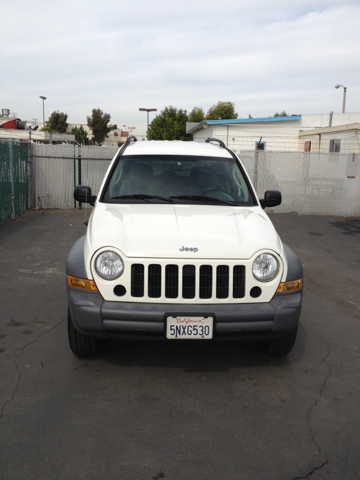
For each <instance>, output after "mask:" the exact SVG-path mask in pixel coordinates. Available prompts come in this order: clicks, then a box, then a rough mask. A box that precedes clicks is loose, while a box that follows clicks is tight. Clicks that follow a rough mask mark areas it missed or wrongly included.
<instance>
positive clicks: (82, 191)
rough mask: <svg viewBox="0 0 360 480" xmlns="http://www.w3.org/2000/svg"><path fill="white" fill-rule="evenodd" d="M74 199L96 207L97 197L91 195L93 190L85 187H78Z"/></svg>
mask: <svg viewBox="0 0 360 480" xmlns="http://www.w3.org/2000/svg"><path fill="white" fill-rule="evenodd" d="M74 198H75V200H77V201H78V202H81V203H89V204H90V205H92V206H94V203H95V200H96V196H95V195H91V188H90V187H86V186H85V185H78V186H77V187H75V190H74Z"/></svg>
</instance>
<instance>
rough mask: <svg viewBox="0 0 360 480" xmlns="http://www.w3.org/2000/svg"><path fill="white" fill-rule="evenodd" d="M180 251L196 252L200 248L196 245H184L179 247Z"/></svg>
mask: <svg viewBox="0 0 360 480" xmlns="http://www.w3.org/2000/svg"><path fill="white" fill-rule="evenodd" d="M179 250H180V252H194V253H196V252H197V251H198V250H199V249H198V248H196V247H194V248H192V247H182V248H179Z"/></svg>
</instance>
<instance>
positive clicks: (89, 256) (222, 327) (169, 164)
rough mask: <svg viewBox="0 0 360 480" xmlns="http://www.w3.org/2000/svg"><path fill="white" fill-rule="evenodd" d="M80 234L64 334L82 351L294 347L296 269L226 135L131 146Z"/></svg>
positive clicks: (268, 200) (80, 195) (79, 191)
mask: <svg viewBox="0 0 360 480" xmlns="http://www.w3.org/2000/svg"><path fill="white" fill-rule="evenodd" d="M74 197H75V199H76V200H78V201H79V202H83V203H85V202H87V203H90V204H91V205H93V206H94V209H93V211H92V213H91V216H90V219H89V224H88V229H87V233H86V235H85V236H84V237H82V238H80V239H79V240H78V241H77V242H76V243H75V244H74V246H73V247H72V249H71V251H70V253H69V256H68V259H67V265H66V274H67V294H68V303H69V319H68V333H69V342H70V347H71V350H72V351H73V352H74V353H75V354H76V355H78V356H81V357H86V356H94V355H97V353H98V344H99V342H98V340H99V339H107V338H119V339H141V340H146V339H147V340H149V339H158V340H163V341H166V342H174V341H184V340H190V341H210V342H212V341H218V340H244V339H250V340H258V345H259V347H260V348H261V350H262V351H264V352H266V353H267V354H270V355H285V354H287V353H289V352H290V351H291V349H292V348H293V346H294V343H295V340H296V333H297V327H298V322H299V316H300V310H301V301H302V277H303V270H302V265H301V262H300V261H299V259H298V258H297V257H296V255H295V254H294V253H293V252H292V251H291V250H290V249H289V248H288V247H287V246H286V245H284V244H283V243H282V242H281V240H280V238H279V235H278V234H277V232H276V231H275V228H274V226H273V225H272V223H271V221H270V220H269V218H268V216H267V215H266V213H265V212H264V208H265V207H266V206H272V207H273V206H276V205H279V204H280V203H281V194H280V192H278V191H267V192H265V195H264V199H262V200H259V199H258V198H257V195H256V193H255V191H254V188H253V186H252V185H251V181H250V179H249V177H248V175H247V173H246V171H245V169H244V167H243V165H242V164H241V161H240V160H239V158H238V157H237V156H236V155H235V153H233V152H232V151H231V150H229V149H228V148H226V146H225V145H224V143H223V142H222V141H221V140H217V139H208V140H207V141H206V142H205V143H196V142H180V141H149V142H138V141H136V138H135V137H130V138H129V139H128V140H127V142H126V144H125V145H124V146H123V147H122V148H121V149H120V150H119V151H118V153H117V154H116V155H115V157H114V159H113V160H112V162H111V164H110V166H109V169H108V171H107V173H106V175H105V178H104V181H103V183H102V185H101V187H100V191H99V193H98V196H97V197H95V196H94V195H92V194H91V189H90V187H87V186H82V185H79V186H77V187H76V188H75V192H74Z"/></svg>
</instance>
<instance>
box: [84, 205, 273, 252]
mask: <svg viewBox="0 0 360 480" xmlns="http://www.w3.org/2000/svg"><path fill="white" fill-rule="evenodd" d="M87 236H88V243H89V245H90V247H91V249H92V250H93V251H96V250H98V249H99V248H102V247H111V246H113V247H116V248H118V249H119V250H120V251H121V252H123V254H124V255H125V256H126V257H137V258H197V259H199V258H204V259H206V258H233V259H234V258H242V259H248V258H250V257H252V256H253V255H254V254H255V253H256V252H257V251H259V250H263V249H270V250H273V251H275V252H277V253H279V254H280V253H281V241H280V238H279V236H278V234H277V232H276V230H275V228H274V226H273V224H272V223H271V221H270V220H269V218H268V216H267V215H266V214H265V212H263V210H262V209H261V208H260V207H251V208H246V207H231V206H222V205H221V206H214V205H173V204H170V205H168V204H165V205H163V204H161V205H158V204H131V205H124V204H105V203H100V202H99V203H97V205H96V207H95V208H94V210H93V212H92V214H91V217H90V221H89V226H88V231H87ZM186 249H188V250H186ZM190 249H192V250H190Z"/></svg>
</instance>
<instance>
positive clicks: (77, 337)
mask: <svg viewBox="0 0 360 480" xmlns="http://www.w3.org/2000/svg"><path fill="white" fill-rule="evenodd" d="M68 338H69V345H70V348H71V351H72V352H73V353H74V354H75V355H76V356H78V357H80V358H93V357H96V356H97V355H98V345H97V340H96V338H94V337H89V335H84V334H83V333H80V332H78V331H77V330H76V328H75V326H74V323H73V321H72V318H71V314H70V310H68Z"/></svg>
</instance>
